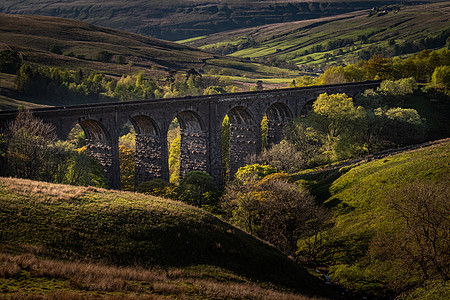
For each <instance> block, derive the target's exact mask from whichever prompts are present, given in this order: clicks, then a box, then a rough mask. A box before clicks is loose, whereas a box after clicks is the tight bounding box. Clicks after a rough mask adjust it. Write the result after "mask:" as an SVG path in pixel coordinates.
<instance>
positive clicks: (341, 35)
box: [183, 1, 450, 66]
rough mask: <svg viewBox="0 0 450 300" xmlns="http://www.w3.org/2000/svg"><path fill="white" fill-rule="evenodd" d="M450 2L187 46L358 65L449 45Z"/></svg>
mask: <svg viewBox="0 0 450 300" xmlns="http://www.w3.org/2000/svg"><path fill="white" fill-rule="evenodd" d="M449 37H450V2H449V1H446V2H440V3H432V4H425V5H417V6H388V7H384V8H383V7H381V6H378V8H377V9H375V10H366V11H358V12H351V13H346V14H341V15H337V16H331V17H324V18H320V19H314V20H307V21H298V22H287V23H279V24H274V25H264V26H259V27H253V28H247V29H241V30H236V31H228V32H223V33H220V34H214V35H209V36H205V37H201V38H196V39H192V40H187V41H184V42H183V43H184V44H187V45H191V46H195V47H200V48H202V49H205V50H213V51H215V52H217V53H222V54H231V55H232V56H236V57H250V58H264V59H272V58H278V59H282V60H285V61H288V62H291V63H295V64H317V65H322V66H323V65H325V64H326V65H330V64H334V63H339V64H342V63H346V64H349V63H355V62H357V61H358V60H360V59H365V60H367V59H369V58H370V57H371V56H372V55H373V54H382V55H384V56H398V55H403V54H409V53H414V52H419V51H421V50H423V49H437V48H441V47H448V46H449V45H450V44H449Z"/></svg>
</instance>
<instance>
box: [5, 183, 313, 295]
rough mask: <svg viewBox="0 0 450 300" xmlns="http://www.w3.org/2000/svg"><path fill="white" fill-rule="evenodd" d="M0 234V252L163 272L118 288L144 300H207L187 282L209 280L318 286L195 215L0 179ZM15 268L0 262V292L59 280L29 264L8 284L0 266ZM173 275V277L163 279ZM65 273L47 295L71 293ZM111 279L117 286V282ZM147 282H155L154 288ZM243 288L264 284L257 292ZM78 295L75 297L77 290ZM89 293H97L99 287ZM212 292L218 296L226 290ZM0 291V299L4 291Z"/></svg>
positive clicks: (92, 192) (277, 255)
mask: <svg viewBox="0 0 450 300" xmlns="http://www.w3.org/2000/svg"><path fill="white" fill-rule="evenodd" d="M0 228H1V229H0V239H1V250H2V252H5V251H7V252H9V253H13V254H16V255H17V254H20V253H32V254H33V255H36V256H39V257H41V258H47V259H57V260H70V261H83V262H86V263H102V264H109V265H120V266H122V267H137V268H138V269H142V268H155V267H158V268H164V271H161V272H159V271H158V269H156V270H154V271H151V272H150V271H148V272H147V271H146V272H147V273H149V274H150V273H151V274H153V275H145V276H148V277H152V276H153V277H158V276H161V278H164V276H166V277H167V279H166V280H164V279H161V278H160V279H157V278H156V279H154V280H143V279H142V277H139V276H137V277H136V276H135V275H133V276H130V277H129V278H128V279H126V280H125V281H126V283H127V284H128V285H135V284H137V285H142V288H143V289H144V290H145V293H152V291H153V292H155V293H156V294H159V293H163V294H164V293H165V292H161V290H159V291H158V285H159V286H161V284H162V283H163V282H164V281H167V284H168V285H174V286H178V285H182V286H183V287H184V288H182V290H183V289H186V290H189V291H191V292H192V293H193V295H194V296H195V295H202V293H206V295H208V296H209V297H211V293H213V292H212V291H209V292H207V291H205V290H204V288H202V286H201V285H197V283H192V282H191V280H194V278H195V277H197V279H202V278H203V279H205V278H206V279H208V278H212V281H213V282H216V283H217V284H219V285H223V284H224V283H239V284H241V283H242V284H243V285H247V284H250V285H253V288H255V289H257V288H258V287H259V288H262V287H264V286H265V287H268V286H272V287H276V286H278V287H284V288H290V289H293V290H296V291H297V292H301V293H303V294H319V293H320V287H319V284H318V282H317V281H316V280H315V279H314V278H313V277H311V276H310V275H309V274H308V273H307V272H306V270H305V269H303V268H301V267H299V266H298V265H296V264H295V263H294V262H293V261H291V260H290V259H288V258H287V257H286V256H284V255H282V254H281V252H279V251H278V250H277V249H275V248H273V247H271V246H269V245H267V244H265V243H263V242H262V241H260V240H257V239H255V238H253V237H251V236H249V235H248V234H246V233H244V232H242V231H241V230H239V229H237V228H235V227H232V226H231V225H229V224H227V223H224V222H222V221H220V220H219V219H217V218H215V217H214V216H212V215H211V214H209V213H206V212H205V211H203V210H201V209H197V208H194V207H191V206H188V205H185V204H182V203H179V202H174V201H171V200H167V199H161V198H156V197H152V196H145V195H142V194H137V193H126V192H114V191H107V190H102V189H96V188H90V187H88V188H83V187H81V188H80V187H73V186H64V185H53V184H47V183H42V182H33V181H29V180H19V179H7V178H0ZM5 255H6V254H5ZM19 260H21V258H17V257H14V256H11V255H9V254H8V255H6V256H3V257H0V287H2V288H5V286H6V287H8V286H17V285H18V284H20V283H18V282H17V281H15V280H19V281H20V280H24V281H27V282H31V281H34V280H37V279H38V280H40V281H45V280H48V279H49V275H48V273H49V272H61V274H63V273H65V272H64V271H62V270H60V271H58V270H56V269H59V268H52V267H47V269H48V270H45V269H46V267H45V264H51V262H48V261H47V260H46V262H45V263H42V264H39V263H38V262H36V261H35V262H34V263H33V264H37V265H40V266H41V267H28V268H26V267H24V268H23V272H21V271H20V270H19V271H17V268H16V274H15V276H19V277H18V278H16V279H13V280H12V282H11V283H9V280H10V279H7V278H8V277H9V276H8V275H5V274H9V273H5V272H8V271H7V270H6V271H5V269H7V268H6V265H5V263H4V262H3V263H1V261H10V262H11V264H14V262H15V264H19V265H22V266H23V264H20V263H18V261H19ZM22 260H23V257H22ZM29 264H32V263H29ZM174 267H176V268H177V269H176V270H178V271H176V270H175V271H170V270H172V269H173V268H174ZM12 268H13V267H12ZM35 268H37V269H36V270H35ZM67 268H68V269H70V268H72V273H71V274H77V273H81V274H83V272H85V271H82V270H83V268H84V269H86V268H87V269H89V268H88V267H83V266H78V268H81V271H77V270H73V268H74V267H73V266H72V267H70V265H68V266H65V267H64V268H63V269H67ZM166 268H169V271H167V269H166ZM13 269H14V268H13ZM41 269H42V271H40V270H41ZM52 269H55V270H52ZM119 271H120V270H119ZM119 271H117V272H116V273H117V274H119V273H120V272H119ZM39 272H41V273H39ZM86 272H87V271H86ZM89 272H95V270H94V271H92V270H91V271H89ZM89 272H88V273H89ZM98 272H100V273H101V270H100V271H98ZM136 272H137V271H136ZM68 273H70V272H69V271H67V272H66V275H53V276H52V277H51V278H53V277H55V278H57V279H56V280H55V282H53V285H54V287H53V288H50V290H53V291H54V290H57V289H59V287H58V286H60V285H63V286H65V287H66V289H68V290H73V289H75V290H77V285H76V284H75V283H74V280H72V279H70V283H68V281H69V277H70V276H68V275H67V274H68ZM116 273H114V274H116ZM46 274H47V275H46ZM189 274H190V275H189ZM74 276H75V275H74ZM77 276H79V277H80V274H78V275H77ZM85 276H88V275H85ZM89 276H91V275H89ZM92 276H94V275H92ZM95 276H97V275H95ZM95 276H94V277H95ZM117 276H118V277H117V278H119V279H120V278H122V280H123V276H122V275H120V276H119V275H117ZM145 276H144V277H145ZM12 277H13V278H14V276H12ZM81 277H83V276H81ZM125 278H127V277H126V276H125ZM135 281H138V283H136V282H135ZM146 281H147V283H145V282H146ZM153 281H154V282H158V284H155V287H152V286H153ZM38 282H39V281H38ZM173 282H175V284H174V283H173ZM220 282H222V283H220ZM251 282H261V283H264V284H263V285H262V287H261V286H260V285H255V284H252V283H251ZM35 284H37V285H39V284H38V283H35ZM145 284H146V285H147V287H145ZM230 287H231V286H230ZM80 289H81V290H83V288H80V287H79V286H78V290H80ZM92 289H93V290H96V291H102V288H100V287H97V288H92ZM174 289H175V288H174ZM31 290H32V289H31ZM87 290H90V288H87ZM163 290H164V289H163ZM169 290H170V289H169ZM219 290H222V292H224V290H226V288H224V287H223V286H222V287H221V288H219ZM2 291H3V292H8V288H7V289H6V290H2ZM11 291H14V289H13V288H12V289H11ZM106 291H107V289H106ZM131 291H133V290H131ZM222 292H221V293H222ZM222 296H223V295H221V296H220V297H219V298H222ZM237 298H243V297H237ZM287 298H289V297H287Z"/></svg>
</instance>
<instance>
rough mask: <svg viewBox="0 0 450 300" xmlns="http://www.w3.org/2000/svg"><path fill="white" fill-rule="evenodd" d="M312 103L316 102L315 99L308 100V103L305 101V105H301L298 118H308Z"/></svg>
mask: <svg viewBox="0 0 450 300" xmlns="http://www.w3.org/2000/svg"><path fill="white" fill-rule="evenodd" d="M314 101H316V99H313V100H309V101H307V102H306V103H305V105H303V107H302V110H301V111H300V116H301V117H307V116H308V114H309V112H310V111H311V110H312V108H313V104H314Z"/></svg>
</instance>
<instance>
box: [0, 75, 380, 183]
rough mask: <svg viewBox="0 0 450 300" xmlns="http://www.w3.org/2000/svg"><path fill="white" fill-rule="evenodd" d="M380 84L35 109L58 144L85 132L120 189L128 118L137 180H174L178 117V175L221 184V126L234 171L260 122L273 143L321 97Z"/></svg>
mask: <svg viewBox="0 0 450 300" xmlns="http://www.w3.org/2000/svg"><path fill="white" fill-rule="evenodd" d="M379 84H380V82H379V81H366V82H356V83H348V84H335V85H323V86H311V87H302V88H291V89H278V90H268V91H257V92H245V93H232V94H221V95H211V96H197V97H184V98H172V99H155V100H146V101H130V102H114V103H100V104H87V105H77V106H67V107H52V108H42V109H35V110H33V114H34V115H35V116H36V117H38V118H41V119H42V120H43V121H44V122H49V123H53V124H54V125H55V127H56V133H57V135H58V137H59V138H60V139H66V138H67V137H68V134H69V132H70V131H71V130H72V128H73V127H74V126H75V125H76V124H80V125H81V127H82V128H83V130H84V132H85V135H86V145H87V148H88V153H89V154H90V155H91V156H92V157H94V158H95V159H97V160H98V161H99V162H100V164H101V165H102V167H103V169H104V170H105V174H106V177H107V180H108V183H109V186H110V187H111V188H114V189H120V187H121V184H120V172H119V150H118V149H119V148H118V139H119V135H120V132H121V130H122V128H123V126H124V125H125V124H126V123H127V122H128V121H130V122H131V123H132V125H133V127H134V129H135V131H136V156H135V159H136V160H135V172H136V174H135V180H136V183H140V182H142V181H145V180H150V179H152V178H162V179H164V180H168V179H169V166H168V155H169V153H168V152H169V151H168V146H167V132H168V129H169V125H170V123H171V122H172V120H173V119H174V118H177V119H178V122H179V124H180V128H181V133H180V135H181V148H180V176H181V177H182V176H183V175H185V174H186V173H188V172H189V171H192V170H199V171H205V172H208V173H209V174H211V176H212V177H213V178H214V180H215V182H216V183H217V184H218V185H219V186H220V185H222V184H223V182H222V180H223V168H222V147H221V126H222V122H223V119H224V118H225V116H226V115H228V116H229V119H230V174H234V172H236V171H237V169H238V168H239V167H241V166H242V165H243V163H244V159H245V157H246V156H247V155H249V154H253V153H258V152H259V151H261V147H262V144H261V140H262V135H261V122H262V119H263V117H264V116H265V115H266V116H267V119H268V138H267V140H268V144H269V145H270V144H274V143H277V142H279V141H280V140H281V138H282V127H283V125H285V124H287V123H288V122H289V121H290V120H292V119H293V118H295V117H297V116H300V115H302V114H304V113H306V112H307V111H308V109H309V108H310V107H311V105H312V102H313V101H314V100H315V99H316V98H317V97H318V96H319V95H320V94H322V93H329V94H331V93H346V94H347V95H349V96H355V95H356V94H358V93H361V92H363V91H364V90H366V89H373V88H376V87H378V86H379ZM16 114H17V111H2V112H0V127H1V128H2V129H4V128H6V127H7V124H8V122H10V121H11V120H13V119H14V117H15V115H16Z"/></svg>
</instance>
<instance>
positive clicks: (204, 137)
mask: <svg viewBox="0 0 450 300" xmlns="http://www.w3.org/2000/svg"><path fill="white" fill-rule="evenodd" d="M176 118H177V119H178V123H179V124H180V138H181V141H180V180H181V179H182V178H183V177H184V176H185V175H186V174H187V173H189V172H190V171H202V172H207V170H208V166H207V161H208V160H207V157H208V156H207V143H208V133H207V132H206V127H205V123H204V122H203V120H202V118H201V117H200V116H199V115H198V114H197V113H196V112H194V111H191V110H185V111H182V112H180V113H178V114H177V116H176Z"/></svg>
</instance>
